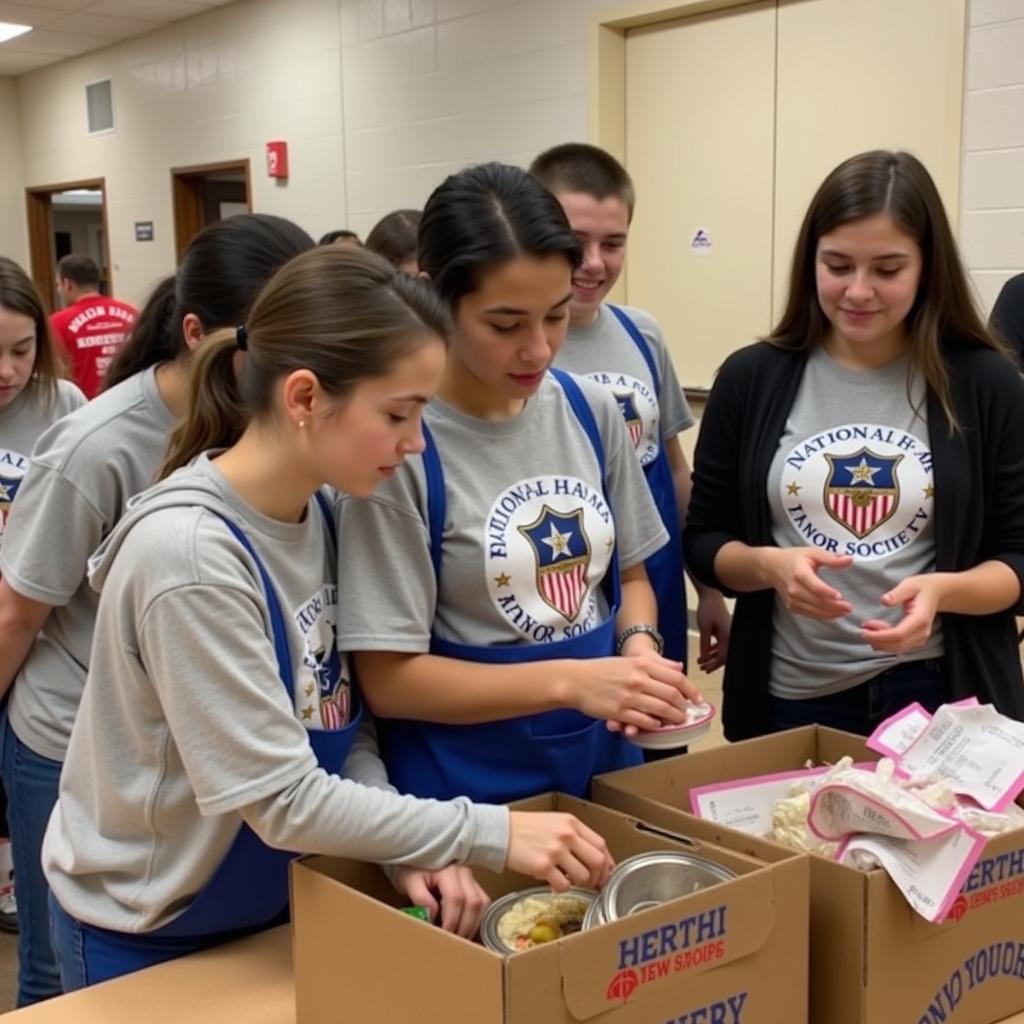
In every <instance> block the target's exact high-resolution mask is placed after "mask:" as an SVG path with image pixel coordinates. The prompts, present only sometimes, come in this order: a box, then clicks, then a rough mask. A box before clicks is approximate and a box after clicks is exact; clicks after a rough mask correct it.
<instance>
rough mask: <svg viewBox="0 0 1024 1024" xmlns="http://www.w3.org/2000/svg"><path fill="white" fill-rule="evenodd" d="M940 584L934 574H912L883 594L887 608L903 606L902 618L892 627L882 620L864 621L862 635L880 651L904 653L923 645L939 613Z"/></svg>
mask: <svg viewBox="0 0 1024 1024" xmlns="http://www.w3.org/2000/svg"><path fill="white" fill-rule="evenodd" d="M941 589H942V583H941V581H940V580H939V578H938V577H937V576H936V575H934V574H933V575H925V576H911V577H909V578H908V579H905V580H904V581H903V582H902V583H898V584H897V585H896V586H895V587H893V588H892V590H890V591H889V593H888V594H883V595H882V604H883V605H885V607H886V608H899V607H900V606H902V607H903V618H902V619H900V621H899V622H898V623H897V624H896V625H895V626H890V625H889V623H888V622H885V621H883V620H882V619H870V620H869V621H867V622H865V623H864V625H863V627H862V631H861V636H863V637H864V639H865V640H866V641H867V642H868V643H869V644H870V645H871V647H872V648H874V649H875V650H876V651H881V652H882V653H883V654H903V653H904V652H905V651H914V650H917V649H918V648H919V647H924V645H925V644H926V643H927V642H928V638H929V637H930V636H931V635H932V626H933V625H934V623H935V616H936V615H938V613H939V598H940V596H941Z"/></svg>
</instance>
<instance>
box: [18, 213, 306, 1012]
mask: <svg viewBox="0 0 1024 1024" xmlns="http://www.w3.org/2000/svg"><path fill="white" fill-rule="evenodd" d="M312 247H313V240H312V239H311V238H310V237H309V236H308V235H307V234H306V233H305V232H304V231H302V230H301V229H300V228H298V227H296V226H295V225H294V224H292V223H290V222H289V221H286V220H282V219H281V218H280V217H269V216H265V215H253V214H249V215H242V216H240V217H234V218H232V219H230V220H226V221H221V222H220V223H217V224H214V225H211V226H210V227H208V228H206V229H205V230H204V231H202V232H201V233H200V234H199V235H197V236H196V238H195V239H194V240H193V242H192V243H191V245H190V246H189V248H188V251H187V252H186V253H185V256H184V259H183V261H182V263H181V266H180V267H179V269H178V272H177V274H176V275H175V276H174V277H173V278H168V279H166V280H165V281H163V282H161V283H160V284H159V285H157V287H156V289H155V290H154V292H153V294H152V296H151V297H150V299H149V301H148V302H147V303H146V307H145V309H143V311H142V314H141V315H140V317H139V319H138V321H137V322H136V325H135V327H134V330H133V332H132V335H131V337H130V338H129V340H128V342H127V343H126V344H125V346H124V347H123V348H122V349H121V351H120V353H119V355H118V358H117V360H116V362H115V363H114V364H113V365H112V367H111V370H110V374H109V377H108V381H109V386H108V388H107V390H106V391H104V392H103V393H102V394H101V395H99V396H97V398H95V399H94V400H93V401H92V402H90V403H89V404H88V405H86V406H84V407H83V408H81V409H78V410H76V411H75V412H74V413H72V414H71V415H70V416H67V417H65V418H64V419H63V420H61V421H60V422H59V423H57V424H56V425H55V426H53V427H52V428H51V429H50V430H48V431H47V432H46V433H45V434H44V435H43V436H42V437H41V438H40V439H39V442H38V444H37V445H36V448H35V450H34V451H33V456H32V458H31V460H30V461H29V468H28V471H27V473H26V475H25V478H24V480H23V482H22V483H21V485H20V486H19V491H18V503H17V505H16V506H15V507H13V508H12V509H11V516H10V519H9V521H8V524H7V528H6V530H5V535H4V545H3V550H2V552H0V575H2V577H3V578H2V579H0V696H2V695H3V694H4V693H5V692H6V691H7V690H8V688H9V687H10V686H11V684H12V682H15V677H17V682H16V683H15V685H14V688H13V691H12V693H11V698H10V701H9V703H8V705H7V708H6V710H5V711H4V713H3V715H2V717H0V755H2V757H0V769H2V773H3V778H4V783H5V785H6V787H7V790H8V793H9V794H10V820H11V821H12V823H13V827H12V830H11V831H12V837H11V841H12V850H13V854H14V867H15V872H16V874H17V877H18V915H19V926H20V932H21V934H20V939H19V947H18V956H19V980H18V1004H19V1005H26V1004H28V1003H33V1002H36V1001H38V1000H40V999H44V998H46V997H48V996H52V995H57V994H58V993H59V992H60V991H61V987H60V978H59V976H58V972H57V963H56V960H55V959H54V956H53V951H52V948H51V945H50V924H49V913H48V909H47V891H46V880H45V879H44V878H43V874H42V869H41V867H40V863H39V851H40V846H41V844H42V839H43V832H44V830H45V828H46V822H47V820H48V818H49V816H50V811H51V810H52V808H53V805H54V803H55V801H56V799H57V780H58V778H59V776H60V770H61V764H62V762H63V760H64V755H65V752H66V750H67V744H68V740H69V738H70V736H71V726H72V723H73V722H74V720H75V714H76V712H77V710H78V702H79V700H80V698H81V694H82V688H83V686H84V685H85V678H86V673H87V671H88V668H89V658H90V647H91V645H92V639H93V631H94V626H95V617H96V594H95V593H94V592H93V591H92V589H91V588H90V586H89V582H88V580H87V579H86V569H87V562H88V559H89V556H90V554H92V552H93V551H95V549H96V548H97V547H98V546H99V544H100V543H101V541H102V540H103V539H104V538H105V537H106V536H108V535H109V533H110V532H111V530H112V529H113V528H114V526H115V525H116V524H117V522H118V520H119V519H120V518H121V516H122V515H123V514H124V511H125V507H126V505H127V502H128V499H129V498H131V497H132V495H134V494H136V493H138V492H139V491H142V490H144V489H145V488H146V487H149V486H150V485H151V484H152V483H153V482H154V480H155V479H156V475H157V472H158V471H159V469H160V465H161V463H162V461H163V459H164V456H165V453H166V449H167V442H168V438H169V437H170V434H171V431H172V430H173V429H174V425H175V423H176V422H177V420H178V418H179V416H181V415H182V414H183V413H184V411H185V407H186V400H187V388H188V376H189V360H190V358H191V355H192V353H193V351H194V350H197V349H201V348H202V346H203V344H204V343H205V340H206V339H207V337H208V336H210V335H211V334H212V333H214V332H216V330H217V329H218V328H222V327H226V326H231V327H234V325H235V324H238V323H241V322H242V321H243V320H244V319H245V317H246V315H247V313H248V311H249V307H250V306H251V305H252V302H253V300H254V299H255V297H256V294H257V293H258V291H259V290H260V288H261V287H262V286H263V284H264V283H265V282H266V281H267V280H268V279H269V278H270V276H271V275H272V274H273V273H274V271H275V270H277V269H278V267H280V266H282V265H283V264H284V263H286V262H287V261H288V260H289V259H291V257H293V256H295V255H297V254H298V253H300V252H303V251H304V250H306V249H310V248H312Z"/></svg>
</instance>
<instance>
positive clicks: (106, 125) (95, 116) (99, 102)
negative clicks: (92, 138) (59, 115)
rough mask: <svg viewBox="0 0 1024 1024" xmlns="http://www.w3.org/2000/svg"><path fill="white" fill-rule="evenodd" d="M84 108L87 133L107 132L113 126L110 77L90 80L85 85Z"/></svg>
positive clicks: (112, 98)
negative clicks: (86, 117)
mask: <svg viewBox="0 0 1024 1024" xmlns="http://www.w3.org/2000/svg"><path fill="white" fill-rule="evenodd" d="M85 109H86V113H87V116H88V119H89V134H90V135H92V134H94V133H96V132H109V131H112V130H113V127H114V97H113V94H112V93H111V91H110V79H109V78H104V79H103V80H102V81H100V82H91V83H90V84H89V85H87V86H86V87H85Z"/></svg>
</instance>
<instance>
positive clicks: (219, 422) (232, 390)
mask: <svg viewBox="0 0 1024 1024" xmlns="http://www.w3.org/2000/svg"><path fill="white" fill-rule="evenodd" d="M243 331H244V334H243ZM450 333H451V319H450V317H449V315H448V311H447V309H446V308H445V305H444V303H443V302H442V301H441V299H440V298H439V297H438V295H437V294H436V292H435V291H434V290H433V289H432V288H431V287H430V285H428V284H427V283H425V282H423V281H420V280H417V279H416V278H413V277H410V276H409V275H408V274H402V273H400V272H399V271H398V270H396V269H395V268H394V267H393V266H392V265H391V264H390V263H388V262H387V260H384V259H382V258H381V257H380V256H376V255H374V254H373V253H369V252H366V251H365V250H363V249H356V248H352V247H349V246H338V245H336V246H320V247H318V248H316V249H313V250H311V251H309V252H306V253H303V254H302V255H300V256H296V257H295V258H294V259H292V260H291V261H290V262H288V263H286V264H285V265H284V266H283V267H282V268H281V269H280V270H279V271H278V272H277V273H276V274H275V275H274V276H273V277H272V278H271V279H270V281H269V282H268V283H267V285H266V286H265V287H264V289H263V291H261V292H260V294H259V296H258V297H257V299H256V302H255V304H254V305H253V307H252V311H251V313H250V315H249V319H248V321H247V323H246V324H245V326H244V328H239V329H238V330H226V331H219V332H216V333H214V334H213V335H212V336H211V337H209V338H208V339H207V340H206V341H205V342H204V343H203V344H202V345H201V346H200V347H199V349H198V351H197V352H196V353H195V354H194V356H193V364H192V377H191V389H190V391H191V393H190V396H189V412H188V415H187V416H186V417H185V419H184V420H183V421H182V423H181V424H180V425H179V426H178V428H177V429H176V430H175V432H174V434H173V436H172V438H171V445H170V449H169V451H168V455H167V459H166V461H165V462H164V465H163V469H162V471H161V476H166V475H167V474H168V473H170V472H172V471H173V470H175V469H177V468H178V467H179V466H184V465H186V464H187V463H189V462H191V461H192V460H193V459H194V458H195V457H196V456H197V455H199V454H200V452H204V451H207V450H209V449H212V448H226V447H229V446H230V445H233V444H234V443H235V442H236V441H237V440H238V439H239V437H241V435H242V432H243V430H244V429H245V427H246V425H247V423H248V422H249V420H250V419H260V418H264V417H267V416H269V415H270V414H271V412H272V411H273V399H274V384H275V383H276V381H278V380H279V379H280V378H281V377H282V376H284V375H286V374H289V373H292V372H293V371H295V370H299V369H308V370H311V371H312V372H313V373H315V374H316V376H317V379H318V380H319V381H320V385H321V387H323V389H324V390H325V391H326V392H327V393H328V394H329V395H332V396H334V397H335V398H339V399H342V398H344V397H345V396H346V395H347V394H348V393H349V392H351V391H352V390H353V389H354V388H355V387H356V386H357V385H358V384H359V382H360V381H362V380H366V379H368V378H371V377H383V376H385V375H386V374H387V373H388V372H389V371H390V370H391V368H392V366H393V365H394V363H395V362H396V360H398V359H401V358H402V357H403V356H406V355H408V354H409V353H411V352H413V351H415V350H416V349H417V348H418V347H419V346H420V345H422V344H423V343H424V342H425V341H426V340H428V339H431V338H439V339H441V340H442V341H444V342H446V343H447V340H448V337H449V335H450ZM240 335H241V339H240V337H239V336H240ZM243 345H244V348H245V359H244V362H243V364H242V368H241V370H240V372H239V373H238V374H237V376H236V374H235V369H234V356H235V353H236V352H237V351H238V350H239V348H240V347H242V346H243Z"/></svg>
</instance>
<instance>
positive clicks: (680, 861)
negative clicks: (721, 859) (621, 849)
mask: <svg viewBox="0 0 1024 1024" xmlns="http://www.w3.org/2000/svg"><path fill="white" fill-rule="evenodd" d="M735 877H736V873H735V872H734V871H732V870H731V869H730V868H727V867H725V865H723V864H717V863H715V861H712V860H708V859H707V858H706V857H699V856H697V855H696V854H692V853H683V852H677V851H670V850H663V851H659V852H656V853H641V854H638V855H637V856H635V857H630V858H628V859H627V860H624V861H623V862H622V863H621V864H619V866H618V867H617V868H616V869H615V870H614V871H613V872H612V875H611V878H609V879H608V884H607V885H606V886H605V888H604V891H603V892H602V894H601V915H602V917H603V918H604V920H605V921H618V920H619V919H620V918H623V917H628V916H629V915H631V914H638V913H640V912H641V911H642V910H648V909H650V908H651V907H656V906H660V905H661V904H662V903H667V902H668V901H669V900H673V899H678V898H679V897H681V896H688V895H690V894H691V893H694V892H699V891H700V890H701V889H707V888H710V887H711V886H712V885H718V884H719V883H720V882H728V881H730V880H731V879H733V878H735Z"/></svg>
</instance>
